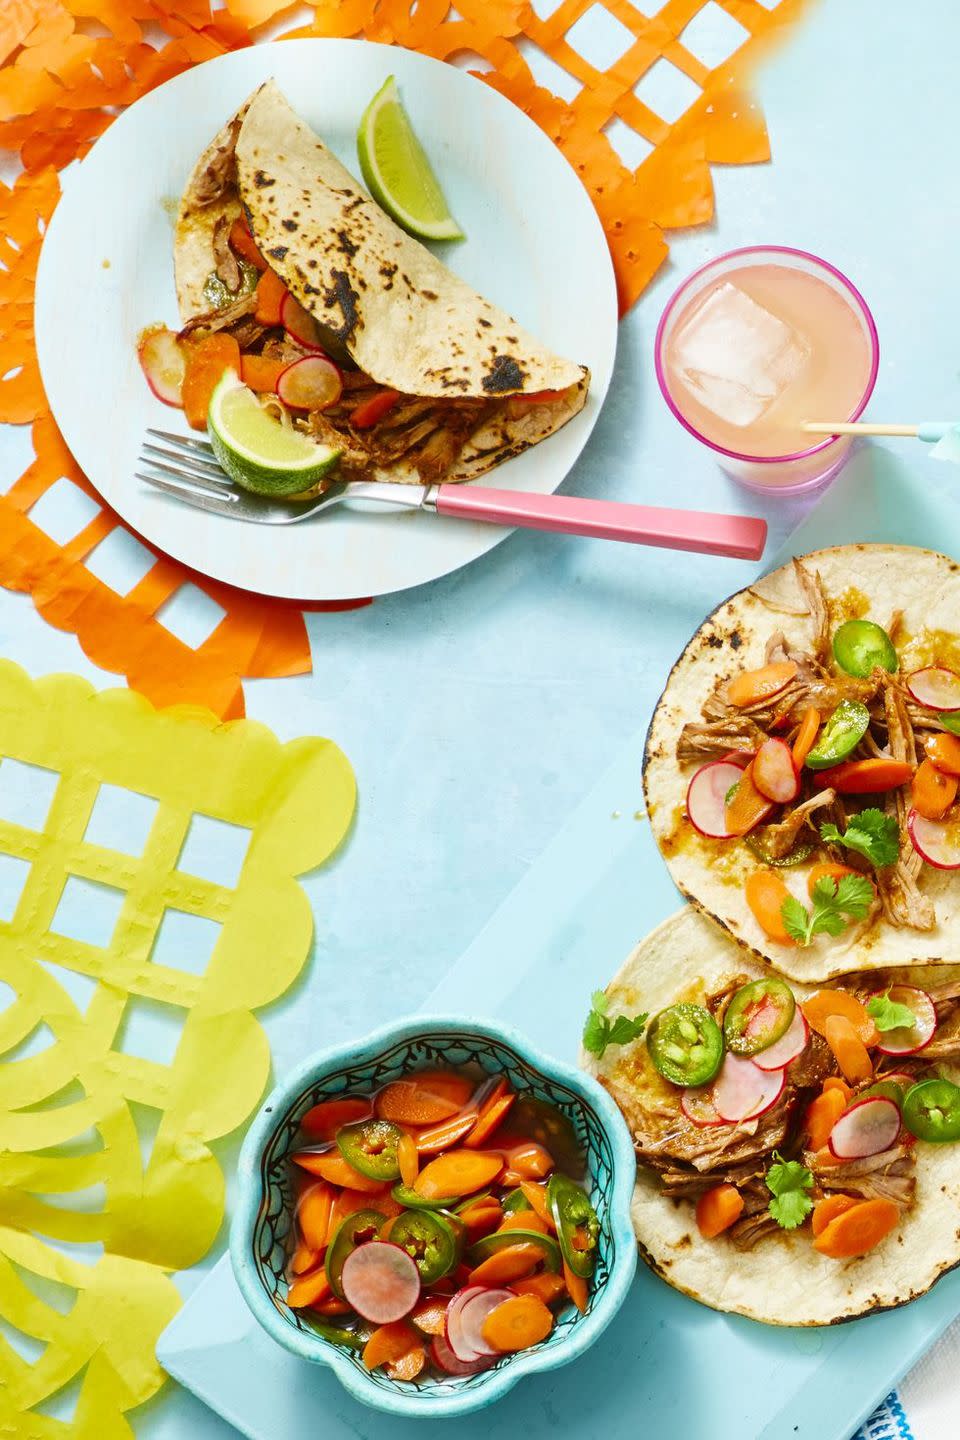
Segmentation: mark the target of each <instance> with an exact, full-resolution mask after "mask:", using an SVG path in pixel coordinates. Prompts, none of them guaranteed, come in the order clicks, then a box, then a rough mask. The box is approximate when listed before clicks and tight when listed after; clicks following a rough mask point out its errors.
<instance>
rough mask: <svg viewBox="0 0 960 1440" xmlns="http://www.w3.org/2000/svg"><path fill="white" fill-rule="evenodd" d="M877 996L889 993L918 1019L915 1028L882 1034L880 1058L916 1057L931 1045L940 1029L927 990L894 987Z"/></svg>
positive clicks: (910, 986) (898, 1003)
mask: <svg viewBox="0 0 960 1440" xmlns="http://www.w3.org/2000/svg"><path fill="white" fill-rule="evenodd" d="M877 993H878V994H888V995H889V996H890V999H891V1000H893V1001H895V1002H896V1004H897V1005H906V1007H907V1009H908V1010H912V1011H913V1014H914V1017H915V1019H914V1023H913V1024H912V1025H904V1026H903V1028H902V1029H900V1030H882V1031H881V1032H880V1043H879V1045H878V1046H877V1049H878V1050H879V1051H880V1053H881V1055H914V1054H915V1053H916V1052H917V1051H918V1050H922V1049H923V1048H924V1046H925V1045H929V1044H930V1041H931V1040H932V1039H933V1037H934V1033H935V1031H936V1028H937V1007H936V1006H935V1005H934V1003H933V1001H932V1000H931V999H930V996H929V995H928V994H927V992H926V990H918V989H917V987H916V986H915V985H891V986H890V989H889V990H888V991H878V992H877ZM887 1078H888V1077H887V1076H884V1079H887Z"/></svg>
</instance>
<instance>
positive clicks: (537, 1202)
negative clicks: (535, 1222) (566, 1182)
mask: <svg viewBox="0 0 960 1440" xmlns="http://www.w3.org/2000/svg"><path fill="white" fill-rule="evenodd" d="M520 1192H521V1194H522V1195H523V1198H524V1199H525V1200H526V1202H527V1204H528V1205H529V1206H530V1208H531V1210H532V1211H533V1213H534V1214H535V1215H539V1216H540V1219H541V1220H545V1221H546V1222H547V1225H548V1227H549V1229H551V1230H556V1228H557V1227H556V1225H555V1224H554V1221H553V1215H552V1214H551V1213H550V1206H549V1205H548V1204H547V1187H546V1186H545V1185H537V1184H536V1183H535V1181H533V1180H521V1181H520Z"/></svg>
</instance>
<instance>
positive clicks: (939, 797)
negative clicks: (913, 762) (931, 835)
mask: <svg viewBox="0 0 960 1440" xmlns="http://www.w3.org/2000/svg"><path fill="white" fill-rule="evenodd" d="M951 738H952V737H951ZM958 788H960V774H948V773H946V772H945V771H943V770H938V769H937V767H936V765H934V763H933V761H932V760H931V759H930V758H929V756H928V757H927V759H926V760H924V761H923V762H922V764H921V765H920V768H919V769H918V770H917V773H916V775H914V777H913V784H912V785H911V787H910V798H911V800H912V801H913V808H914V809H915V810H918V811H919V812H920V814H921V815H923V816H925V818H926V819H927V820H942V819H943V817H944V815H946V813H947V811H948V810H949V809H950V806H951V805H952V804H953V802H954V800H956V798H957V790H958Z"/></svg>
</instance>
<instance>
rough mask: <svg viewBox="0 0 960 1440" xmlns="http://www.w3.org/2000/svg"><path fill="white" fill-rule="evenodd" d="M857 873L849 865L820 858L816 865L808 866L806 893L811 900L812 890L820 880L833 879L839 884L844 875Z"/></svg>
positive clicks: (857, 872)
mask: <svg viewBox="0 0 960 1440" xmlns="http://www.w3.org/2000/svg"><path fill="white" fill-rule="evenodd" d="M859 873H860V872H859V870H852V869H851V868H850V866H849V865H839V864H837V863H836V862H835V861H833V860H822V861H821V862H820V863H819V864H818V865H813V866H811V868H810V874H809V875H808V876H807V894H808V895H809V896H810V899H811V900H812V899H813V892H814V890H815V889H816V887H817V885H818V883H819V882H820V881H821V880H833V881H834V882H835V883H836V884H837V885H839V884H840V881H841V880H842V879H843V877H844V875H859ZM864 879H866V876H864ZM871 883H872V882H871Z"/></svg>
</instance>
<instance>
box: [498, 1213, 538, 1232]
mask: <svg viewBox="0 0 960 1440" xmlns="http://www.w3.org/2000/svg"><path fill="white" fill-rule="evenodd" d="M499 1228H500V1231H501V1232H503V1231H504V1230H535V1231H536V1232H537V1234H538V1235H549V1233H550V1226H549V1225H548V1224H547V1222H546V1220H541V1219H540V1216H539V1215H538V1214H537V1213H536V1211H534V1210H513V1211H512V1212H511V1213H510V1214H509V1215H505V1216H504V1217H503V1223H502V1224H501V1225H500V1227H499Z"/></svg>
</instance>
